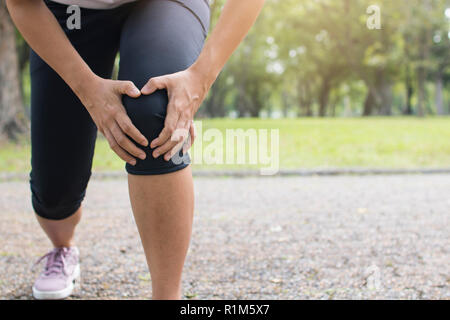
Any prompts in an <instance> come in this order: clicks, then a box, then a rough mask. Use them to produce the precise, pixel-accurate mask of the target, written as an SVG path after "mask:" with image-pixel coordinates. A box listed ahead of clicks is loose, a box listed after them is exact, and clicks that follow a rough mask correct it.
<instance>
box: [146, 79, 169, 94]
mask: <svg viewBox="0 0 450 320" xmlns="http://www.w3.org/2000/svg"><path fill="white" fill-rule="evenodd" d="M165 88H167V87H166V81H165V78H164V76H162V77H155V78H151V79H150V80H148V82H147V83H146V84H145V86H143V87H142V89H141V93H142V94H146V95H148V94H152V93H153V92H155V91H156V90H158V89H165Z"/></svg>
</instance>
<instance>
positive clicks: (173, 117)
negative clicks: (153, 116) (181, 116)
mask: <svg viewBox="0 0 450 320" xmlns="http://www.w3.org/2000/svg"><path fill="white" fill-rule="evenodd" d="M170 110H171V109H170ZM177 122H178V114H177V113H176V112H169V113H168V114H167V116H166V120H165V121H164V128H163V129H162V131H161V133H160V134H159V135H158V137H157V138H156V139H154V140H153V141H152V142H151V144H150V147H151V148H152V149H154V148H156V147H158V146H161V145H162V144H164V143H166V142H167V141H168V140H170V137H171V136H172V133H173V132H174V131H175V129H176V125H177ZM156 157H157V156H156ZM156 157H155V158H156Z"/></svg>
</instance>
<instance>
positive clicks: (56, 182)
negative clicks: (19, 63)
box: [30, 0, 210, 220]
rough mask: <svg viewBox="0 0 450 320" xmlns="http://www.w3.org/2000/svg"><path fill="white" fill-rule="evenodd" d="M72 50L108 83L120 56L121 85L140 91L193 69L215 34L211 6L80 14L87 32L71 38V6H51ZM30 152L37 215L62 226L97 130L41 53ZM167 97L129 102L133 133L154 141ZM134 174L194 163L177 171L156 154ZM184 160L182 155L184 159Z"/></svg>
mask: <svg viewBox="0 0 450 320" xmlns="http://www.w3.org/2000/svg"><path fill="white" fill-rule="evenodd" d="M46 4H47V6H48V7H49V9H50V10H51V11H52V12H53V14H54V15H55V17H56V18H57V20H58V22H59V23H60V25H61V27H62V28H63V29H64V32H65V33H66V35H67V37H68V38H69V40H70V41H71V43H72V45H73V46H74V47H75V49H76V50H77V51H78V52H79V54H80V55H81V57H82V58H83V59H84V61H86V63H87V64H88V65H89V66H90V68H91V69H92V70H93V72H95V73H96V74H97V75H99V76H101V77H103V78H110V77H111V75H112V71H113V66H114V61H115V58H116V55H117V53H118V52H119V53H120V65H119V79H120V80H130V81H133V82H134V83H135V85H136V86H137V87H138V88H142V87H143V86H144V84H145V83H146V82H147V81H148V80H149V79H150V78H151V77H155V76H160V75H164V74H169V73H174V72H178V71H181V70H185V69H186V68H188V67H189V66H190V65H192V63H194V61H195V60H196V59H197V57H198V55H199V54H200V51H201V49H202V47H203V43H204V40H205V38H206V35H207V32H208V28H209V18H210V17H209V15H210V11H209V6H208V4H207V1H206V0H141V1H137V2H132V3H128V4H125V5H122V6H120V7H117V8H114V9H110V10H93V9H83V8H81V28H80V29H72V30H69V29H68V28H67V26H66V20H67V18H68V17H69V16H70V14H68V13H67V12H66V10H67V6H66V5H62V4H58V3H54V2H50V1H46ZM30 73H31V144H32V157H31V165H32V170H31V173H30V186H31V192H32V204H33V208H34V210H35V212H36V213H37V214H38V215H39V216H41V217H44V218H47V219H52V220H59V219H64V218H67V217H69V216H70V215H72V214H73V213H75V212H76V211H77V210H78V208H79V207H80V205H81V202H82V200H83V198H84V195H85V191H86V187H87V184H88V181H89V178H90V175H91V166H92V158H93V155H94V146H95V140H96V137H97V128H96V126H95V123H94V122H93V121H92V119H91V117H90V115H89V113H88V112H87V110H86V109H85V108H84V106H83V105H82V104H81V102H80V101H79V99H78V98H77V97H76V95H75V94H74V93H73V92H72V90H71V89H70V88H69V87H68V85H67V84H66V83H65V82H64V81H63V80H62V79H61V78H60V77H59V76H58V74H57V73H56V72H55V71H53V70H52V69H51V68H50V67H49V66H48V65H47V64H46V63H45V62H44V61H43V60H42V59H41V58H40V57H39V56H38V55H37V54H36V53H35V52H33V51H32V52H31V57H30ZM167 103H168V97H167V92H166V91H165V90H159V91H157V92H155V93H154V94H152V95H148V96H141V97H139V98H137V99H133V98H129V97H127V96H124V97H123V104H124V106H125V109H126V111H127V113H128V116H129V117H130V119H131V121H132V122H133V123H134V125H135V126H136V127H137V128H138V129H139V130H140V131H141V132H142V134H143V135H144V136H146V137H147V139H148V140H149V141H152V140H153V139H154V138H156V137H157V136H158V135H159V133H160V132H161V130H162V129H163V126H164V120H165V116H166V109H167ZM139 147H141V148H142V149H143V150H144V151H145V152H146V154H147V157H146V159H145V160H140V159H136V160H137V164H136V165H135V166H131V165H129V164H126V170H127V172H128V173H130V174H137V175H153V174H164V173H169V172H173V171H177V170H181V169H183V168H184V167H186V166H187V165H188V164H189V156H188V155H187V154H186V155H182V157H183V161H182V162H181V163H179V161H177V163H178V164H175V163H174V162H172V161H169V162H166V161H164V159H163V158H162V156H160V157H158V158H157V159H154V158H153V156H151V152H152V149H150V147H147V148H144V147H142V146H139ZM180 156H181V154H180Z"/></svg>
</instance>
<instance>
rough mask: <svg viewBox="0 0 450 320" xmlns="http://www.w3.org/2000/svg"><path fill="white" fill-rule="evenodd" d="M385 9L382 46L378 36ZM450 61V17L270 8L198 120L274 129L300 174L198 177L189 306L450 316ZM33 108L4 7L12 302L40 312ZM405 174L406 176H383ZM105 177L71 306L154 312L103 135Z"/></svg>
mask: <svg viewBox="0 0 450 320" xmlns="http://www.w3.org/2000/svg"><path fill="white" fill-rule="evenodd" d="M199 1H200V0H199ZM223 3H224V0H214V1H211V9H212V26H214V24H215V22H216V21H217V18H218V15H219V12H220V9H221V7H222V5H223ZM372 5H376V6H378V7H379V8H380V10H381V11H380V13H381V29H373V30H371V29H369V28H368V27H367V20H368V18H369V17H370V16H371V14H370V13H369V14H368V13H367V9H368V8H369V7H370V6H372ZM372 13H373V11H372ZM36 27H37V28H38V27H39V26H36ZM449 49H450V1H448V0H395V1H394V0H378V1H366V0H316V1H312V0H266V5H265V7H264V9H263V11H262V13H261V16H260V17H259V18H258V20H257V22H256V25H255V27H254V28H253V29H252V30H251V32H250V34H249V35H248V36H247V37H246V39H245V40H244V42H243V43H242V45H241V46H240V47H239V48H238V50H237V51H236V53H235V54H234V55H233V56H232V58H231V59H230V61H229V62H228V64H227V65H226V67H225V69H224V70H223V72H222V73H221V75H220V77H219V78H218V80H217V82H216V83H215V84H214V86H213V87H212V89H211V92H210V94H209V96H208V98H207V99H206V101H205V102H204V104H203V106H202V108H201V109H200V111H199V113H198V114H197V119H199V120H202V121H203V122H202V124H203V129H204V130H205V129H207V128H218V129H219V130H221V131H222V132H224V131H225V130H226V129H235V128H243V129H278V130H279V132H280V166H281V169H282V170H284V169H286V171H284V172H289V170H291V169H294V170H292V171H291V172H293V173H294V174H289V177H288V176H285V175H283V174H280V175H279V176H275V177H261V176H257V177H255V176H250V177H248V176H247V174H246V172H250V171H249V170H248V169H249V168H250V167H251V166H246V165H237V164H234V165H205V164H204V165H195V166H194V175H195V174H199V173H200V172H201V171H202V170H206V171H208V170H212V172H215V173H217V176H213V177H211V176H210V175H206V177H205V176H203V177H199V178H196V179H194V182H195V190H196V191H195V192H196V209H195V215H194V216H195V219H194V229H193V238H192V242H191V247H190V249H189V254H188V259H187V261H186V264H185V276H184V281H183V295H184V298H186V299H224V298H225V299H227V298H228V299H247V298H248V299H449V298H450V289H449V279H450V277H449V274H450V272H449V269H448V261H449V259H450V251H449V248H450V243H449V241H450V236H449V230H448V225H449V223H450V222H449V212H450V201H449V197H448V190H450V179H449V177H450V176H449V167H450V116H449V114H450V50H449ZM117 61H118V60H117ZM116 72H117V68H116ZM29 96H30V83H29V75H28V47H27V46H26V44H25V42H24V41H23V39H22V38H21V37H20V35H19V33H18V32H17V31H16V30H15V29H14V27H13V25H12V23H11V21H10V20H9V18H8V15H7V11H6V8H5V4H4V1H1V2H0V136H1V139H0V212H1V214H0V235H1V237H0V299H31V298H32V297H31V293H30V291H31V290H30V288H31V283H32V282H33V281H34V279H35V277H36V276H37V272H38V271H39V270H37V269H36V270H35V271H34V272H30V269H31V266H32V263H33V262H34V261H36V260H37V259H38V257H39V256H40V255H42V253H44V252H45V250H48V248H49V243H48V240H47V239H46V238H45V236H44V235H43V233H42V232H40V231H38V230H39V227H38V225H37V222H36V221H35V220H34V219H32V218H31V214H32V208H31V204H30V200H29V199H30V190H29V186H28V183H27V180H28V172H29V169H30V143H29V141H30V140H29ZM61 107H64V106H61ZM207 145H208V144H207V143H203V147H207ZM251 168H252V167H251ZM330 168H335V169H336V170H331V171H327V170H329V169H330ZM349 168H350V169H355V168H356V169H357V170H355V171H350V172H352V173H353V174H351V175H348V174H347V173H348V172H349V171H348V170H347V169H349ZM377 168H381V169H382V170H381V171H375V170H373V169H377ZM358 169H361V171H358ZM392 169H394V171H395V172H396V173H408V174H401V175H398V174H383V175H372V174H370V173H380V172H381V173H383V172H384V173H389V170H392ZM302 170H304V171H302ZM94 172H95V173H97V174H94V179H92V180H91V182H90V183H89V187H88V191H87V197H86V199H85V201H84V211H85V214H84V217H83V220H82V223H81V224H80V226H79V228H78V231H77V232H78V237H77V241H78V240H79V242H78V246H79V248H80V250H81V253H82V261H83V268H84V269H83V283H82V288H81V291H78V292H77V293H76V294H75V295H74V296H73V298H75V299H130V298H133V299H147V298H149V297H150V296H151V285H150V282H151V277H150V274H149V273H148V270H147V266H146V263H145V259H144V255H143V253H142V249H141V246H140V243H139V239H138V236H137V233H136V228H135V225H134V222H133V218H132V214H131V208H130V204H129V199H128V193H127V187H126V181H125V180H124V179H122V178H124V177H125V172H124V169H123V163H122V161H121V160H120V159H119V158H118V157H117V156H116V155H115V154H114V153H113V152H112V151H111V150H110V149H109V147H108V144H107V142H106V140H105V139H103V138H102V137H101V136H100V135H99V139H98V140H97V145H96V152H95V158H94ZM111 172H112V173H119V174H117V175H115V174H112V175H110V173H111ZM233 172H241V173H242V172H243V174H237V176H239V177H236V176H235V175H234V174H233ZM255 172H256V171H255ZM302 172H306V173H307V174H306V175H304V174H302ZM412 172H414V173H415V174H411V173H412ZM418 172H420V173H422V174H417V173H418ZM336 173H340V174H338V175H337V176H334V175H335V174H336ZM361 173H365V174H364V175H361ZM391 173H392V171H391ZM425 173H426V174H425ZM430 173H434V174H430ZM330 174H331V175H333V176H330ZM241 176H244V177H245V178H242V177H241ZM111 177H112V179H111ZM118 177H119V179H117V178H118Z"/></svg>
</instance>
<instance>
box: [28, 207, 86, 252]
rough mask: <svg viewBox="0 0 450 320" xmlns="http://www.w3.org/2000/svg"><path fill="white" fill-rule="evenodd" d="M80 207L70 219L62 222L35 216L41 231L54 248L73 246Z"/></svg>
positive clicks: (79, 217)
mask: <svg viewBox="0 0 450 320" xmlns="http://www.w3.org/2000/svg"><path fill="white" fill-rule="evenodd" d="M81 211H82V210H81V207H80V208H79V209H78V210H77V211H76V212H75V213H74V214H73V215H71V216H70V217H68V218H66V219H63V220H49V219H45V218H42V217H40V216H38V215H36V218H37V220H38V222H39V224H40V225H41V227H42V229H43V230H44V231H45V233H46V234H47V236H48V238H49V239H50V241H51V242H52V243H53V246H54V247H55V248H59V247H71V246H73V238H74V235H75V227H76V226H77V224H78V222H80V219H81Z"/></svg>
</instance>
